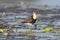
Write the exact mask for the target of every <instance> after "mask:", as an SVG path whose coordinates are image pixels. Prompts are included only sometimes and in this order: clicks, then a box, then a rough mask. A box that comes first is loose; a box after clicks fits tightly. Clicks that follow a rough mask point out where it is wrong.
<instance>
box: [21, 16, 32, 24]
mask: <svg viewBox="0 0 60 40" xmlns="http://www.w3.org/2000/svg"><path fill="white" fill-rule="evenodd" d="M31 21H32V16H31V17H28V18H27V19H25V20H24V21H23V22H22V23H30V22H31Z"/></svg>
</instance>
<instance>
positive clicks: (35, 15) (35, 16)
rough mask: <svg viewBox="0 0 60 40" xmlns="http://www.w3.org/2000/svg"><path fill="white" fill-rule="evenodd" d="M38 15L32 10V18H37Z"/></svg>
mask: <svg viewBox="0 0 60 40" xmlns="http://www.w3.org/2000/svg"><path fill="white" fill-rule="evenodd" d="M39 16H41V15H40V14H36V13H35V12H34V11H33V19H37V18H38V17H39Z"/></svg>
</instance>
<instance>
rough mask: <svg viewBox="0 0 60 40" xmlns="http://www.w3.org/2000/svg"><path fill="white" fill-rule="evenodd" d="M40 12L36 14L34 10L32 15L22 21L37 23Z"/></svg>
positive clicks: (28, 23)
mask: <svg viewBox="0 0 60 40" xmlns="http://www.w3.org/2000/svg"><path fill="white" fill-rule="evenodd" d="M39 16H40V15H39V14H36V13H35V12H34V11H33V14H32V15H31V16H29V17H28V18H26V19H25V20H24V21H22V23H24V24H27V25H32V24H35V23H36V21H37V18H38V17H39Z"/></svg>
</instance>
